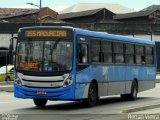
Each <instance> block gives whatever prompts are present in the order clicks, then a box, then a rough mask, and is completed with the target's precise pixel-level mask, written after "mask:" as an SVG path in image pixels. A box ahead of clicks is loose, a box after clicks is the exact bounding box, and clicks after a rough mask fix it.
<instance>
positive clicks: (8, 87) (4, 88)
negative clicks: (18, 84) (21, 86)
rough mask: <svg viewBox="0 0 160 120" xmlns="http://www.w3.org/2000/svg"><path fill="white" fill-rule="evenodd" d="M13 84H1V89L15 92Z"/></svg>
mask: <svg viewBox="0 0 160 120" xmlns="http://www.w3.org/2000/svg"><path fill="white" fill-rule="evenodd" d="M13 90H14V89H13V85H7V86H0V91H5V92H13Z"/></svg>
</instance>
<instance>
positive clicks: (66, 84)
mask: <svg viewBox="0 0 160 120" xmlns="http://www.w3.org/2000/svg"><path fill="white" fill-rule="evenodd" d="M72 82H73V77H72V76H69V77H67V78H66V79H64V82H63V87H67V86H69V85H71V84H72Z"/></svg>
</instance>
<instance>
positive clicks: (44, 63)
mask: <svg viewBox="0 0 160 120" xmlns="http://www.w3.org/2000/svg"><path fill="white" fill-rule="evenodd" d="M72 53H73V45H72V42H66V41H60V40H56V41H22V42H19V43H18V46H17V69H19V70H27V71H44V72H54V71H66V70H71V69H72Z"/></svg>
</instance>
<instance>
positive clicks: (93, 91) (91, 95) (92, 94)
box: [82, 83, 99, 107]
mask: <svg viewBox="0 0 160 120" xmlns="http://www.w3.org/2000/svg"><path fill="white" fill-rule="evenodd" d="M98 99H99V97H98V90H97V87H96V84H95V83H91V84H90V86H89V90H88V98H87V99H84V100H83V101H82V103H83V104H84V105H85V106H87V107H93V106H95V104H96V103H97V102H98Z"/></svg>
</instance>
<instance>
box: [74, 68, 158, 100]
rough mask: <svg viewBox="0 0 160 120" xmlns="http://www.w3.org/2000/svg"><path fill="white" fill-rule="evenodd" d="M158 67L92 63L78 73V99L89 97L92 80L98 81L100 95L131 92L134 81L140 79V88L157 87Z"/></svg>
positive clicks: (142, 89) (141, 89)
mask: <svg viewBox="0 0 160 120" xmlns="http://www.w3.org/2000/svg"><path fill="white" fill-rule="evenodd" d="M155 73H156V68H155V67H154V66H153V67H145V66H144V67H143V66H120V65H117V66H107V65H92V66H90V67H88V68H87V69H85V70H82V71H80V72H78V73H77V75H76V93H75V94H76V95H75V96H76V97H75V98H76V99H82V98H87V97H88V89H89V84H90V82H91V81H92V80H93V79H95V80H96V81H97V82H98V96H107V95H118V94H127V93H130V92H131V86H132V81H133V80H137V81H138V90H139V92H140V91H144V90H147V89H151V88H154V87H155V76H156V75H155Z"/></svg>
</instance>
